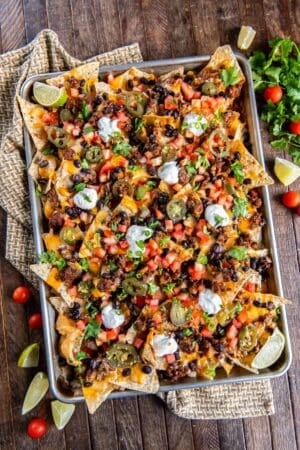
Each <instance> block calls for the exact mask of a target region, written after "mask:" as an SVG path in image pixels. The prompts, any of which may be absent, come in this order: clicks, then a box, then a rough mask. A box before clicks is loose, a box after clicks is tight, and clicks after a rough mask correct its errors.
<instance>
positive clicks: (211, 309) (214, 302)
mask: <svg viewBox="0 0 300 450" xmlns="http://www.w3.org/2000/svg"><path fill="white" fill-rule="evenodd" d="M198 304H199V305H200V306H201V308H202V309H203V311H205V312H206V313H208V314H217V312H219V311H220V309H222V300H221V297H220V296H219V295H218V294H216V293H215V292H213V291H212V290H211V289H204V290H203V291H201V292H200V294H199V298H198Z"/></svg>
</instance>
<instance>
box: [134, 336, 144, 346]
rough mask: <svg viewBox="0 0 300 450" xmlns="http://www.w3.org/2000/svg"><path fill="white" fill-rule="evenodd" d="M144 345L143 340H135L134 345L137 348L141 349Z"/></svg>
mask: <svg viewBox="0 0 300 450" xmlns="http://www.w3.org/2000/svg"><path fill="white" fill-rule="evenodd" d="M143 343H144V341H143V339H141V338H139V337H137V338H135V340H134V342H133V345H134V346H135V348H141V346H142V345H143Z"/></svg>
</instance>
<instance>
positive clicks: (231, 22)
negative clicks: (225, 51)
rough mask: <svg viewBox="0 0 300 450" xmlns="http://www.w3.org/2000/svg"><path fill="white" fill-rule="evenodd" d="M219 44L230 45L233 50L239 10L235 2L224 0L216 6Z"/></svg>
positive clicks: (239, 21) (238, 23)
mask: <svg viewBox="0 0 300 450" xmlns="http://www.w3.org/2000/svg"><path fill="white" fill-rule="evenodd" d="M217 13H218V23H219V33H220V44H228V42H230V44H231V45H232V47H233V48H235V44H236V41H237V36H238V33H239V29H240V23H241V19H240V10H239V5H238V1H237V0H233V1H230V0H224V1H222V2H219V5H218V10H217Z"/></svg>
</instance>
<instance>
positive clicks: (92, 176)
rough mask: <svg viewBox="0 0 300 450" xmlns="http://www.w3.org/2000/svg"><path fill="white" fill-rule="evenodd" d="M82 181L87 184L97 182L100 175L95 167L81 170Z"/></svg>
mask: <svg viewBox="0 0 300 450" xmlns="http://www.w3.org/2000/svg"><path fill="white" fill-rule="evenodd" d="M81 178H82V181H83V182H84V183H86V184H97V183H98V175H97V172H96V170H94V169H84V170H82V171H81Z"/></svg>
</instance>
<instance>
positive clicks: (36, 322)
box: [28, 313, 42, 330]
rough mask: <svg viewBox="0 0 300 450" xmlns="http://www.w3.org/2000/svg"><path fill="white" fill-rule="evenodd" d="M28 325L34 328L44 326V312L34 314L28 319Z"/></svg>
mask: <svg viewBox="0 0 300 450" xmlns="http://www.w3.org/2000/svg"><path fill="white" fill-rule="evenodd" d="M28 325H29V327H30V328H31V329H32V330H38V329H39V328H42V314H41V313H36V314H32V315H31V316H30V317H29V319H28Z"/></svg>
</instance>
